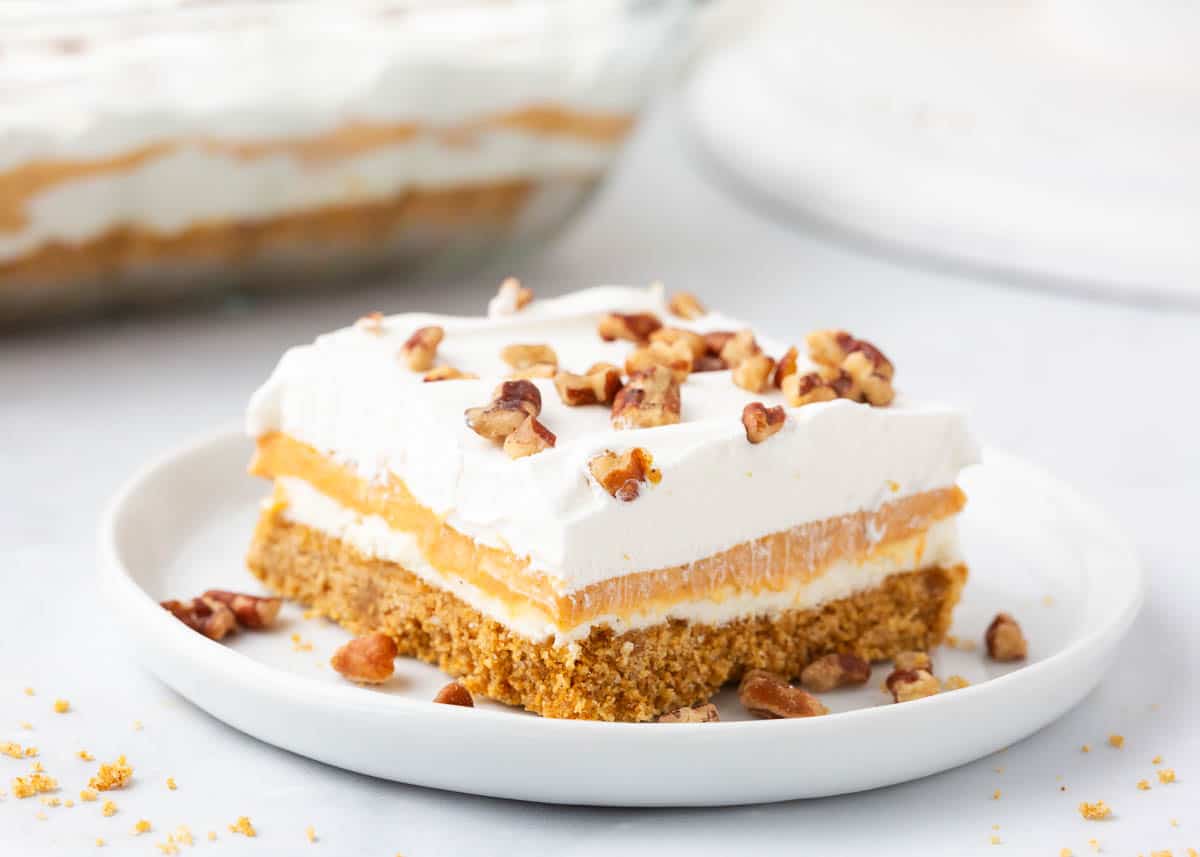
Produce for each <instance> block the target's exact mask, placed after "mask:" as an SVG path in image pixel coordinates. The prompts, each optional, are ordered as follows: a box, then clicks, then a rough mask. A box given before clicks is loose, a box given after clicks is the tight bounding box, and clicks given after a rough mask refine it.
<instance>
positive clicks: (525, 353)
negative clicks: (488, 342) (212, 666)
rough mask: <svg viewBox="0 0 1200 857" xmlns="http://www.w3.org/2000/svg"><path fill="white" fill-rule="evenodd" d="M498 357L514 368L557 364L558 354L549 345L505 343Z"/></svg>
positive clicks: (555, 365)
mask: <svg viewBox="0 0 1200 857" xmlns="http://www.w3.org/2000/svg"><path fill="white" fill-rule="evenodd" d="M500 359H501V360H503V361H504V362H505V363H507V364H508V365H509V366H511V367H513V368H514V369H528V368H529V367H531V366H538V365H546V364H549V365H550V366H553V367H556V368H557V366H558V355H557V354H555V353H554V349H553V348H551V347H550V346H549V345H540V344H539V345H506V346H504V347H503V348H502V349H500ZM551 375H553V373H551Z"/></svg>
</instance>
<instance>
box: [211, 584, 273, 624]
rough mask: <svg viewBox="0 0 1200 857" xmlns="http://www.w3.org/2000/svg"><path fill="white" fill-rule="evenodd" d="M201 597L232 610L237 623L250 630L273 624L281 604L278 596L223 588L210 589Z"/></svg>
mask: <svg viewBox="0 0 1200 857" xmlns="http://www.w3.org/2000/svg"><path fill="white" fill-rule="evenodd" d="M203 597H204V598H211V599H212V600H213V601H220V602H221V603H222V604H224V605H225V606H226V607H228V608H229V609H230V610H232V611H233V616H234V618H235V619H237V622H238V624H239V625H241V626H242V627H243V628H249V629H250V630H252V631H261V630H262V629H264V628H270V627H271V626H272V625H274V624H275V620H276V619H277V618H278V617H279V608H281V607H282V606H283V601H281V600H280V599H278V598H270V597H264V596H261V595H246V594H244V593H241V592H227V591H225V590H224V589H210V590H208V592H205V593H204V595H203Z"/></svg>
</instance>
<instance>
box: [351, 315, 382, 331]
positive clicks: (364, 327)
mask: <svg viewBox="0 0 1200 857" xmlns="http://www.w3.org/2000/svg"><path fill="white" fill-rule="evenodd" d="M354 326H355V327H357V328H358V329H359V330H361V331H362V332H363V333H369V334H371V335H372V336H380V335H382V334H383V313H381V312H369V313H367V314H366V315H364V316H363V317H362V318H360V319H359V320H358V321H356V322H355V323H354Z"/></svg>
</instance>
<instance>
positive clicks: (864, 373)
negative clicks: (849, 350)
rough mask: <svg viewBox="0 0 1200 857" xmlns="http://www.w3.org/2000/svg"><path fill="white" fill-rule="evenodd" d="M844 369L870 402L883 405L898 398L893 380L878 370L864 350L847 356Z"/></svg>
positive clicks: (843, 365)
mask: <svg viewBox="0 0 1200 857" xmlns="http://www.w3.org/2000/svg"><path fill="white" fill-rule="evenodd" d="M842 371H843V372H844V373H845V374H846V375H848V376H849V377H850V378H851V379H852V380H853V382H854V386H855V388H856V389H857V391H860V392H861V397H862V398H864V399H866V400H867V402H868V403H869V404H872V405H876V406H878V407H883V406H885V405H890V404H891V403H892V400H893V399H894V398H896V392H895V391H894V390H893V389H892V382H891V381H890V380H889V379H888V378H885V377H884V376H883V375H881V374H880V373H879V372H878V371H876V368H875V365H874V364H873V363H872V362H871V361H870V360H869V359H868V358H867V356H866V355H865V354H864V353H863V352H862V351H855V352H854V353H853V354H851V355H850V356H849V357H847V358H846V360H845V362H843V363H842ZM847 398H849V397H847ZM856 398H857V397H856Z"/></svg>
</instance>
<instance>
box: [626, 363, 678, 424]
mask: <svg viewBox="0 0 1200 857" xmlns="http://www.w3.org/2000/svg"><path fill="white" fill-rule="evenodd" d="M680 410H681V404H680V401H679V382H678V381H676V380H675V376H674V375H673V374H672V373H671V370H670V369H667V368H666V367H665V366H651V367H650V368H649V369H644V370H642V371H641V372H636V373H634V374H633V375H630V376H629V383H627V384H626V385H625V386H624V387H622V388H621V389H620V391H619V392H618V393H617V395H616V397H615V398H614V399H613V406H612V426H613V428H617V429H629V428H652V427H654V426H666V425H674V424H675V423H677V422H679V414H680Z"/></svg>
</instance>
